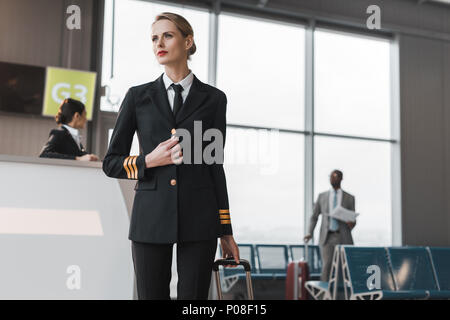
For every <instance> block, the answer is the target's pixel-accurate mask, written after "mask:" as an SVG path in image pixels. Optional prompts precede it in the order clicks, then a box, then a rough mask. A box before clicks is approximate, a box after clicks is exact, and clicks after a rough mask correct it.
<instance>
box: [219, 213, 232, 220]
mask: <svg viewBox="0 0 450 320" xmlns="http://www.w3.org/2000/svg"><path fill="white" fill-rule="evenodd" d="M220 219H230V215H229V214H221V215H220Z"/></svg>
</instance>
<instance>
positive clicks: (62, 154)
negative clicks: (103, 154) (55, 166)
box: [39, 98, 98, 161]
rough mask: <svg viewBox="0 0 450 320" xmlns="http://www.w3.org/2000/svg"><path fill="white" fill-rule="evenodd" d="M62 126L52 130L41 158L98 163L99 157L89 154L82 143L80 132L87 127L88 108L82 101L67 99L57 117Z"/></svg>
mask: <svg viewBox="0 0 450 320" xmlns="http://www.w3.org/2000/svg"><path fill="white" fill-rule="evenodd" d="M55 120H56V123H57V124H58V125H60V127H59V128H57V129H52V130H51V131H50V134H49V138H48V141H47V143H46V144H45V146H44V147H43V148H42V150H41V152H40V154H39V157H41V158H57V159H69V160H79V161H97V160H98V157H97V156H96V155H94V154H88V153H87V152H86V150H85V149H84V147H83V144H82V143H81V135H80V133H79V130H81V129H84V126H85V125H86V121H87V119H86V107H85V106H84V104H83V103H82V102H81V101H78V100H75V99H71V98H67V99H64V101H63V102H62V103H61V105H60V106H59V110H58V113H57V114H56V116H55Z"/></svg>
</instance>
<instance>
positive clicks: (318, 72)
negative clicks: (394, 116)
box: [314, 30, 391, 139]
mask: <svg viewBox="0 0 450 320" xmlns="http://www.w3.org/2000/svg"><path fill="white" fill-rule="evenodd" d="M314 36H315V38H314V43H315V48H314V54H315V57H314V62H315V63H314V68H315V74H314V81H315V83H314V97H315V98H314V99H315V100H314V102H315V111H314V117H315V130H316V131H318V132H327V133H333V134H343V135H357V136H369V137H377V138H386V139H389V138H390V137H391V133H390V85H391V83H390V76H389V73H390V58H389V50H390V43H389V41H387V40H380V39H373V38H367V37H362V36H354V35H349V34H344V33H338V32H330V31H324V30H317V31H316V32H315V33H314Z"/></svg>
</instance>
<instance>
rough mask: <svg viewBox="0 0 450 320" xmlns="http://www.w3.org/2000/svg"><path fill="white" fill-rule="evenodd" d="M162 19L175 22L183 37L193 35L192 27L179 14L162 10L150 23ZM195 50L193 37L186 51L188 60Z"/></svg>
mask: <svg viewBox="0 0 450 320" xmlns="http://www.w3.org/2000/svg"><path fill="white" fill-rule="evenodd" d="M163 19H167V20H170V21H172V22H173V23H174V24H175V26H176V27H177V29H178V30H180V32H181V34H182V35H183V37H185V38H186V37H187V36H192V37H194V30H193V29H192V27H191V25H190V24H189V22H188V21H187V20H186V19H185V18H184V17H183V16H180V15H179V14H176V13H172V12H162V13H160V14H158V15H157V16H156V17H155V21H154V22H153V23H152V25H153V24H154V23H155V22H157V21H159V20H163ZM195 51H197V47H196V45H195V41H194V39H192V46H191V47H190V48H189V50H188V53H187V58H188V60H191V55H193V54H194V53H195Z"/></svg>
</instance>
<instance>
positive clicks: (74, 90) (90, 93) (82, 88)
mask: <svg viewBox="0 0 450 320" xmlns="http://www.w3.org/2000/svg"><path fill="white" fill-rule="evenodd" d="M96 77H97V74H96V73H95V72H87V71H78V70H71V69H62V68H54V67H47V76H46V79H45V93H44V108H43V111H42V114H43V115H45V116H52V117H53V116H55V115H56V114H57V113H58V109H59V106H60V105H61V102H63V100H64V99H66V98H72V99H76V100H79V101H81V102H83V103H84V105H85V106H86V113H87V119H88V120H92V110H93V105H94V96H95V95H94V93H95V80H96Z"/></svg>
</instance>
